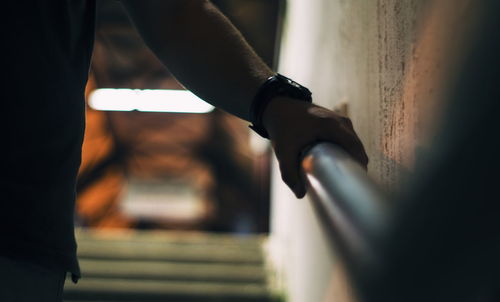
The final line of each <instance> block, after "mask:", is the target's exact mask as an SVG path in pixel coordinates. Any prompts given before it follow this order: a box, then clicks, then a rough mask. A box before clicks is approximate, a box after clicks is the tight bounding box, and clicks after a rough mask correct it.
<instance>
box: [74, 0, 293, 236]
mask: <svg viewBox="0 0 500 302" xmlns="http://www.w3.org/2000/svg"><path fill="white" fill-rule="evenodd" d="M213 2H214V4H216V5H217V6H218V7H219V8H220V9H221V10H222V11H223V12H224V13H225V14H226V15H227V16H228V17H229V18H230V19H231V21H232V22H233V23H234V24H235V25H236V26H237V27H238V28H239V29H240V30H241V31H242V33H243V35H244V36H245V37H246V38H247V39H248V41H249V43H250V44H251V45H252V46H253V47H254V48H255V49H256V51H257V53H258V54H259V55H260V56H261V57H262V58H263V59H264V60H265V61H266V62H267V63H268V64H269V65H270V66H275V65H276V59H277V55H276V54H277V51H278V49H277V45H278V43H277V41H278V37H279V32H280V28H281V25H280V22H281V17H280V13H281V11H282V9H283V7H282V4H281V1H279V0H251V1H249V0H218V1H213ZM98 4H99V5H98V21H97V30H96V32H97V34H96V44H95V52H94V57H93V63H92V68H91V77H90V80H89V83H88V87H87V105H88V106H87V129H86V136H85V140H84V146H83V160H82V166H81V169H80V173H79V178H78V188H77V191H78V200H77V223H78V224H79V226H82V227H92V228H99V229H105V228H106V229H111V228H134V229H175V230H202V231H214V232H238V233H243V234H244V233H262V232H267V231H268V229H269V227H268V225H269V223H268V221H269V165H270V164H269V161H270V160H269V156H270V153H269V148H268V146H267V144H266V143H265V142H264V141H263V140H261V139H260V138H256V137H254V136H253V134H251V133H250V131H249V129H248V127H247V124H248V123H246V122H244V121H242V120H240V119H238V118H236V117H233V116H230V115H229V114H227V113H225V112H223V111H220V110H217V109H214V108H213V107H211V106H207V104H206V103H203V102H202V101H201V100H196V97H195V96H194V95H189V94H190V93H189V92H187V91H184V92H185V94H186V95H188V96H187V97H188V98H190V100H191V102H193V103H194V106H195V107H196V106H198V105H199V106H202V107H203V106H204V107H203V108H201V109H200V110H197V109H196V108H194V110H189V109H188V110H184V111H183V110H178V109H176V108H174V107H175V104H176V103H177V104H179V103H183V102H187V101H185V97H186V96H183V97H184V99H179V97H178V96H177V95H173V96H170V95H169V94H167V95H165V96H164V97H160V100H158V99H156V100H150V101H148V100H147V99H145V97H144V96H143V98H142V99H140V100H139V101H140V103H142V104H143V105H144V104H147V103H148V102H149V103H151V102H156V104H153V108H146V107H144V106H142V107H144V108H139V107H141V105H140V104H133V105H130V104H129V106H128V107H127V108H123V103H124V102H126V100H127V99H128V98H129V95H134V94H135V95H137V93H141V92H144V91H150V90H154V91H157V90H159V89H161V90H159V91H166V92H167V93H168V92H169V91H171V90H184V88H183V87H182V85H180V84H179V83H178V82H177V81H176V79H175V78H174V77H173V76H172V75H171V74H170V73H169V71H168V66H167V68H165V66H164V65H162V64H161V63H160V62H159V60H158V59H157V58H156V57H155V56H154V55H153V54H152V52H151V51H150V50H149V49H148V48H147V47H146V46H145V44H144V43H143V41H142V40H141V38H140V37H139V35H138V33H137V32H136V30H135V28H133V26H132V25H131V23H130V21H129V20H128V18H127V16H126V13H125V12H124V10H123V8H122V7H121V5H120V3H119V1H109V0H108V1H106V0H102V1H99V2H98ZM110 88H112V89H110ZM103 91H104V92H107V93H102V92H103ZM116 91H118V92H120V93H122V94H121V95H120V96H118V97H117V96H116V95H114V94H113V93H114V92H116ZM124 94H125V95H124ZM135 101H137V99H135ZM158 102H162V105H161V108H159V107H158V106H159V103H158ZM170 105H172V106H174V107H172V106H170ZM169 106H170V107H169ZM138 109H139V110H138ZM179 111H183V112H179Z"/></svg>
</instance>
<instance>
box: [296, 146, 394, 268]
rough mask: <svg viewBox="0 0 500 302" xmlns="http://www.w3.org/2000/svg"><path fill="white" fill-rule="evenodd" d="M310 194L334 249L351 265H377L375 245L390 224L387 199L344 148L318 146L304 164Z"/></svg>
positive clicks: (310, 152)
mask: <svg viewBox="0 0 500 302" xmlns="http://www.w3.org/2000/svg"><path fill="white" fill-rule="evenodd" d="M302 168H303V170H304V172H305V176H306V178H307V182H308V185H309V187H308V194H309V196H310V197H311V198H310V200H311V202H312V203H313V207H314V208H315V212H316V214H317V216H318V217H319V220H320V221H321V223H322V225H323V229H324V230H325V231H326V232H327V234H328V235H329V236H328V238H331V239H332V240H331V242H330V243H331V246H332V247H333V249H334V250H335V252H336V254H337V255H338V256H339V257H340V258H341V260H342V262H343V263H344V264H345V267H346V268H347V270H348V273H349V267H350V264H355V266H357V267H359V265H360V264H361V262H367V261H369V262H370V263H366V264H368V265H369V266H370V267H374V266H377V263H376V262H377V259H378V257H377V256H376V248H375V244H376V242H378V240H379V238H380V237H381V236H382V235H383V233H384V228H385V227H386V225H387V223H388V218H389V213H388V212H389V207H388V198H387V197H386V196H385V195H384V193H383V192H382V191H381V190H380V188H379V186H378V185H377V184H375V182H374V181H373V180H372V179H370V178H369V177H368V175H367V172H366V171H365V170H364V169H363V168H362V167H361V166H360V165H359V164H358V163H357V162H356V161H355V160H354V159H353V158H352V157H351V156H350V155H348V154H347V153H346V152H345V151H344V150H343V149H342V148H340V147H338V146H336V145H334V144H331V143H319V144H317V145H315V146H313V147H312V148H310V149H309V150H308V151H307V152H306V153H305V156H304V159H303V161H302Z"/></svg>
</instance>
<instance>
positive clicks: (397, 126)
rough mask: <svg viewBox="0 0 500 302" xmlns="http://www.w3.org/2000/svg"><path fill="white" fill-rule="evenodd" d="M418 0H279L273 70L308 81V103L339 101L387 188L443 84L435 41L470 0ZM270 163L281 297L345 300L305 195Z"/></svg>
mask: <svg viewBox="0 0 500 302" xmlns="http://www.w3.org/2000/svg"><path fill="white" fill-rule="evenodd" d="M427 2H429V1H425V0H405V1H400V0H315V1H310V0H289V1H288V8H287V18H286V22H285V23H286V25H285V33H284V37H283V44H282V53H281V60H280V67H279V71H280V72H281V73H283V74H285V75H288V76H290V77H292V78H294V79H295V80H296V81H298V82H300V83H302V84H304V85H306V86H308V87H309V88H311V90H312V91H313V96H314V100H315V102H316V103H318V104H321V105H323V106H325V107H327V108H330V109H333V108H335V106H337V105H338V104H340V103H342V102H345V103H347V104H348V113H349V116H350V117H351V118H352V120H353V122H354V126H355V129H356V130H357V132H358V134H359V135H360V137H361V139H362V141H363V142H364V144H365V147H366V149H367V151H368V154H369V156H370V159H371V162H370V165H369V174H370V175H371V176H372V177H373V178H374V179H375V180H376V181H378V182H380V183H381V184H382V185H383V186H384V187H386V188H387V189H388V190H393V189H397V188H398V187H399V186H400V185H401V179H403V177H402V176H403V175H404V174H406V173H407V172H411V170H412V166H413V164H414V161H415V150H417V149H418V148H425V139H426V137H428V133H430V132H431V130H432V127H431V125H432V124H433V123H432V120H433V118H432V117H433V116H434V115H435V112H438V111H439V110H438V109H439V102H438V99H439V96H440V95H441V93H442V92H443V90H444V89H445V87H446V85H443V82H442V80H441V79H442V78H443V77H444V76H443V75H444V74H445V73H448V72H449V70H448V68H445V67H443V66H449V64H447V60H450V58H451V57H453V56H452V55H451V54H453V53H450V52H447V51H446V49H448V50H449V48H444V45H455V46H456V47H458V46H459V45H460V43H459V41H458V42H457V41H456V40H460V39H457V36H456V34H454V33H455V32H457V31H456V29H457V27H456V26H457V24H459V23H460V22H461V20H462V21H463V17H464V12H467V9H468V3H469V2H470V1H447V0H442V1H434V2H433V7H432V10H428V9H427V5H426V4H427ZM435 6H437V8H435ZM424 21H425V22H424ZM273 173H274V174H273V183H272V188H273V190H272V200H273V206H272V235H271V240H270V257H271V261H272V263H274V265H275V267H276V269H277V272H278V274H277V278H276V282H277V284H278V286H281V288H284V289H285V291H286V292H287V295H288V298H289V301H290V302H310V301H314V302H320V301H342V300H345V299H346V298H345V297H343V298H342V296H345V295H346V294H347V295H348V291H349V290H348V289H347V288H346V286H345V284H342V282H343V280H342V279H343V278H341V277H339V276H341V275H342V274H340V273H339V272H340V271H339V270H338V266H337V264H336V263H335V257H334V256H333V254H332V253H331V251H330V250H329V248H328V245H327V241H326V239H325V235H324V234H323V233H322V231H321V227H320V226H319V225H318V222H317V221H316V217H315V216H314V213H313V212H312V209H311V207H310V205H309V202H308V201H307V198H306V200H296V199H295V198H294V197H293V195H292V194H290V193H289V191H288V189H287V188H285V187H284V185H283V184H282V182H281V180H280V178H279V175H278V172H277V169H274V172H273ZM335 297H336V298H335Z"/></svg>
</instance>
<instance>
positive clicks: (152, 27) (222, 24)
mask: <svg viewBox="0 0 500 302" xmlns="http://www.w3.org/2000/svg"><path fill="white" fill-rule="evenodd" d="M122 2H123V4H124V5H125V8H126V9H127V11H128V13H129V15H130V16H131V18H132V21H133V22H134V24H135V26H136V27H137V29H138V30H139V32H140V34H141V36H142V37H143V39H144V40H145V41H146V44H148V46H149V47H150V48H151V49H152V50H153V52H154V53H155V54H156V55H157V56H158V57H159V58H160V60H161V61H162V62H163V63H164V64H165V65H167V66H168V67H169V69H170V71H171V72H172V73H173V74H174V75H175V76H176V77H177V79H178V80H179V81H180V82H181V83H182V84H183V85H184V86H185V87H186V88H188V89H189V90H191V91H193V92H194V93H195V94H197V95H198V96H200V97H201V98H203V99H204V100H206V101H207V102H210V103H211V104H213V105H215V106H216V107H219V108H221V109H223V110H225V111H228V112H229V113H232V114H234V115H236V116H238V117H240V118H243V119H245V120H248V119H249V108H250V104H251V102H252V100H253V98H254V96H255V94H256V92H257V90H258V89H259V87H260V86H261V85H262V84H263V83H264V82H265V80H266V79H267V78H269V77H270V76H272V75H274V72H273V71H272V70H271V69H270V68H269V67H268V66H266V64H264V62H263V61H262V60H261V59H260V58H259V57H258V56H257V55H256V54H255V52H254V51H253V50H252V48H251V47H250V46H249V45H248V43H247V42H246V41H245V40H244V38H243V37H242V36H241V34H240V33H239V31H238V30H237V29H236V28H235V27H234V26H233V25H232V24H231V22H229V20H228V19H227V18H226V17H225V16H224V15H222V13H220V11H219V10H218V9H217V8H216V7H214V6H213V4H212V3H210V1H208V0H122ZM263 125H264V127H265V128H266V130H267V131H268V132H269V136H270V139H271V142H272V145H273V148H274V150H275V153H276V157H277V159H278V161H279V165H280V170H281V175H282V178H283V180H284V182H285V183H286V184H287V185H288V186H289V187H290V188H291V189H292V190H293V191H294V193H295V195H296V196H297V197H299V198H300V197H303V196H304V195H305V186H304V183H303V181H301V177H300V154H301V151H302V150H303V149H304V148H305V147H306V146H308V145H310V144H312V143H314V142H317V141H330V142H334V143H337V144H339V145H341V146H342V147H344V148H345V149H346V150H347V151H348V152H349V153H350V154H351V155H353V156H354V157H355V158H356V159H357V160H358V161H360V162H361V164H363V165H365V166H366V164H367V162H368V158H367V156H366V154H365V151H364V148H363V145H362V144H361V142H360V140H359V138H358V137H357V135H356V133H355V132H354V129H353V127H352V124H351V122H350V120H349V119H346V118H343V117H340V116H338V115H336V114H335V113H333V112H332V111H330V110H327V109H325V108H322V107H319V106H317V105H314V104H309V103H304V102H301V101H298V100H294V99H292V98H287V97H276V98H275V99H273V100H272V102H270V103H269V105H268V106H267V107H266V109H265V111H264V114H263Z"/></svg>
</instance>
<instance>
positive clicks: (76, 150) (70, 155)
mask: <svg viewBox="0 0 500 302" xmlns="http://www.w3.org/2000/svg"><path fill="white" fill-rule="evenodd" d="M121 2H122V4H123V5H124V7H125V8H126V10H127V11H128V13H129V15H130V18H131V19H132V21H133V23H134V24H135V26H136V28H137V29H138V31H139V32H140V34H141V36H142V37H143V39H144V41H145V42H146V44H147V45H148V46H149V47H150V48H151V49H152V50H153V51H154V53H155V54H156V55H157V56H158V58H159V59H160V60H161V61H162V62H164V63H165V64H168V66H169V69H170V71H171V72H172V73H173V74H174V75H175V76H176V77H177V79H178V80H180V82H181V83H182V84H183V85H184V86H185V87H186V88H188V89H189V90H191V91H193V92H194V93H195V94H197V95H198V96H200V97H201V98H203V99H204V100H206V101H208V102H210V103H212V104H213V105H215V106H216V107H219V108H221V109H223V110H225V111H227V112H229V113H232V114H234V115H236V116H238V117H240V118H243V119H245V120H247V121H250V122H252V124H253V126H254V128H255V129H257V130H258V132H260V133H261V134H264V135H265V136H268V137H269V138H270V140H271V143H272V146H273V148H274V151H275V153H276V156H277V159H278V161H279V166H280V170H281V174H282V178H283V180H284V181H285V183H286V184H287V185H288V186H289V187H290V188H291V189H292V190H293V192H294V193H295V194H296V195H297V197H299V198H301V197H303V196H304V194H305V187H304V183H303V182H302V181H301V177H300V172H299V157H300V153H301V150H303V148H305V147H306V146H308V145H310V144H311V143H314V142H316V141H332V142H335V143H338V144H340V145H341V146H343V147H344V148H345V149H346V150H347V151H348V152H349V153H350V154H351V155H353V156H354V157H355V158H356V159H358V160H359V161H360V162H361V163H362V164H363V165H366V164H367V161H368V159H367V156H366V154H365V151H364V149H363V146H362V144H361V142H360V140H359V138H358V137H357V135H356V134H355V132H354V129H353V127H352V124H351V122H350V121H349V119H347V118H345V117H341V116H339V115H337V114H335V113H333V112H332V111H330V110H327V109H325V108H322V107H320V106H317V105H315V104H312V103H310V102H309V101H310V98H309V97H308V96H307V93H306V92H307V91H306V90H304V89H302V88H301V91H302V92H303V94H296V93H295V92H297V89H299V87H298V86H297V85H296V84H295V83H292V82H290V81H288V80H287V79H285V78H283V77H280V76H277V75H276V73H275V72H274V71H273V70H271V69H270V68H269V67H268V66H266V65H265V64H264V63H263V61H262V60H261V59H260V58H259V57H258V56H257V55H256V54H255V52H254V51H253V50H252V48H251V47H250V46H249V45H248V43H247V42H246V41H245V39H244V38H243V37H242V36H241V34H240V33H239V32H238V30H237V29H236V28H235V27H234V26H233V25H232V24H231V23H230V21H228V19H227V18H226V17H225V16H224V15H223V14H222V13H220V11H219V10H218V9H217V8H216V7H215V6H214V5H213V4H212V3H210V2H209V1H207V0H148V1H144V0H122V1H121ZM2 5H3V10H2V11H3V14H2V15H3V16H2V26H1V31H2V32H1V34H2V38H3V50H4V52H3V53H4V55H3V56H2V66H3V69H2V70H3V72H4V74H5V75H6V77H4V80H3V81H2V91H3V93H4V94H3V102H2V110H3V112H4V115H3V119H2V123H4V127H3V129H5V131H4V145H3V146H4V147H3V151H4V152H5V155H4V156H3V157H2V160H1V162H2V167H1V168H2V169H1V171H2V174H3V177H2V181H1V182H0V190H1V192H2V198H1V202H0V213H1V214H0V215H1V216H0V236H1V238H2V245H1V248H0V265H1V267H2V269H1V270H0V300H1V301H30V302H33V301H61V299H62V298H61V295H62V289H63V284H64V279H65V275H66V272H70V273H71V274H72V276H73V280H74V281H76V280H77V279H78V278H79V276H80V272H79V267H78V262H77V258H76V243H75V239H74V229H73V228H74V225H73V223H74V222H73V211H74V199H75V179H76V173H77V170H78V167H79V163H80V155H81V144H82V138H83V132H84V108H85V104H84V99H83V98H84V89H85V84H86V81H87V73H88V69H89V64H90V60H91V55H92V47H93V36H94V18H95V10H96V0H70V1H68V0H53V1H49V2H47V1H43V0H26V1H7V2H5V3H3V4H2ZM293 87H295V88H297V89H295V90H294V88H293ZM294 91H295V92H294ZM299 121H300V122H299Z"/></svg>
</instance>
